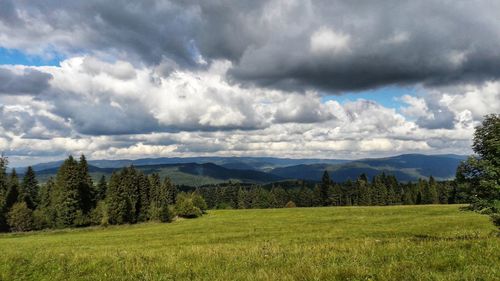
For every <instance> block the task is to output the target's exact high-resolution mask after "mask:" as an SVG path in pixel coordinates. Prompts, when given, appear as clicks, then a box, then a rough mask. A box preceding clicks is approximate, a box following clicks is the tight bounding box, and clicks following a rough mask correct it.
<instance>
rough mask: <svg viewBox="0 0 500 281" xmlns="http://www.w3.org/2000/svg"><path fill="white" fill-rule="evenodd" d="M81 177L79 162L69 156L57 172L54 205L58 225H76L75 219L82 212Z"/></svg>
mask: <svg viewBox="0 0 500 281" xmlns="http://www.w3.org/2000/svg"><path fill="white" fill-rule="evenodd" d="M80 179H81V173H80V170H79V167H78V162H77V161H75V159H74V158H73V157H72V156H69V157H68V159H66V160H65V161H64V163H63V164H62V165H61V167H60V168H59V170H58V171H57V174H56V182H55V190H54V196H53V199H54V200H53V207H54V209H55V210H56V222H55V224H56V226H57V227H67V226H73V225H75V220H76V219H77V218H78V217H79V216H80V214H81V213H82V209H81V206H82V204H81V198H80V183H81V180H80Z"/></svg>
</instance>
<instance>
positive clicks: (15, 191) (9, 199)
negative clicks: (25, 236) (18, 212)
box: [4, 169, 20, 212]
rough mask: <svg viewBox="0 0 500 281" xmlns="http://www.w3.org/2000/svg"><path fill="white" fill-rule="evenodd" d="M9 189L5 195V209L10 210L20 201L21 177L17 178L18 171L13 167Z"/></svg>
mask: <svg viewBox="0 0 500 281" xmlns="http://www.w3.org/2000/svg"><path fill="white" fill-rule="evenodd" d="M8 186H9V187H8V190H7V194H6V196H5V203H4V211H5V212H8V211H9V210H10V208H12V206H14V204H16V203H17V202H19V189H20V186H19V179H18V178H17V173H16V170H15V169H12V173H11V174H10V177H9V183H8Z"/></svg>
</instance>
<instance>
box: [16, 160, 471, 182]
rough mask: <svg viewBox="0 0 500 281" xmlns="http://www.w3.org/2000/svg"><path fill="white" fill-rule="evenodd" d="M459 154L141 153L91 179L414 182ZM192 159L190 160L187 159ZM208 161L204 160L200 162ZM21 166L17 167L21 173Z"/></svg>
mask: <svg viewBox="0 0 500 281" xmlns="http://www.w3.org/2000/svg"><path fill="white" fill-rule="evenodd" d="M463 159H465V157H464V156H459V155H422V154H404V155H399V156H394V157H387V158H373V159H360V160H353V161H347V160H337V159H286V158H271V157H190V158H146V159H137V160H90V161H89V164H90V172H91V175H92V177H93V178H94V179H96V180H97V179H98V178H100V177H101V176H102V175H105V176H107V177H109V176H110V175H111V173H112V172H113V171H115V170H116V169H119V168H122V167H125V166H128V165H134V166H135V167H136V168H138V169H140V170H143V171H144V172H145V173H146V174H150V173H159V174H160V175H161V176H169V177H170V178H171V179H172V181H173V182H174V183H176V184H181V185H190V186H200V185H205V184H216V183H221V182H227V181H229V180H232V181H238V182H247V183H269V182H273V181H280V180H284V179H303V180H308V181H319V180H320V178H321V175H322V174H323V172H324V171H325V170H327V171H328V172H329V173H330V174H331V176H332V178H333V179H334V180H335V181H339V182H342V181H346V180H348V179H351V180H355V179H356V178H357V177H358V176H359V175H360V174H362V173H364V174H366V175H367V176H368V177H369V178H372V177H373V176H375V175H377V174H380V173H382V172H385V173H387V174H392V175H395V176H396V177H397V178H398V180H399V181H415V180H418V179H419V178H422V177H429V176H431V175H432V176H434V177H435V178H436V179H439V180H444V179H451V178H453V177H454V176H455V171H456V168H457V166H458V165H459V163H460V161H462V160H463ZM189 161H191V162H189ZM202 161H208V162H202ZM61 163H62V162H61V161H57V162H51V163H43V164H37V165H34V166H33V168H34V170H35V171H36V173H37V175H39V176H40V180H41V181H42V182H44V181H46V180H47V178H48V177H50V176H53V175H55V173H56V172H57V169H58V167H59V166H60V164H61ZM25 170H26V168H18V172H19V173H20V174H22V172H23V171H25Z"/></svg>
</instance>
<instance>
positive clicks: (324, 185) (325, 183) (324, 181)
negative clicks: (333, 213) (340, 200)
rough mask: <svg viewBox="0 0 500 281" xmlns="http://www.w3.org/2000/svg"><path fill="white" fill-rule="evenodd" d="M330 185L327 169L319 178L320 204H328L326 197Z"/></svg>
mask: <svg viewBox="0 0 500 281" xmlns="http://www.w3.org/2000/svg"><path fill="white" fill-rule="evenodd" d="M330 185H331V180H330V175H329V174H328V171H326V170H325V172H324V173H323V177H322V178H321V185H320V190H319V191H320V194H319V196H320V198H319V199H320V202H319V203H320V205H321V206H328V205H329V204H330V202H329V198H328V192H329V189H330Z"/></svg>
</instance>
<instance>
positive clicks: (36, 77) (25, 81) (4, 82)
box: [0, 68, 52, 95]
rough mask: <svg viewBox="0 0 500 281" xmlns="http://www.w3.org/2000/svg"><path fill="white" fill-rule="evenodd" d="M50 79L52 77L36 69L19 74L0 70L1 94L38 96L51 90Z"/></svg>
mask: <svg viewBox="0 0 500 281" xmlns="http://www.w3.org/2000/svg"><path fill="white" fill-rule="evenodd" d="M50 79H52V75H50V74H48V73H45V72H41V71H38V70H34V69H26V70H24V71H23V72H22V73H21V74H17V73H15V72H13V71H11V70H9V69H5V68H0V94H12V95H17V94H28V95H36V94H39V93H40V92H42V91H44V90H46V89H47V88H49V80H50Z"/></svg>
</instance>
